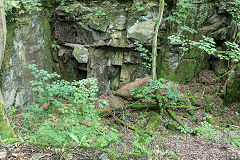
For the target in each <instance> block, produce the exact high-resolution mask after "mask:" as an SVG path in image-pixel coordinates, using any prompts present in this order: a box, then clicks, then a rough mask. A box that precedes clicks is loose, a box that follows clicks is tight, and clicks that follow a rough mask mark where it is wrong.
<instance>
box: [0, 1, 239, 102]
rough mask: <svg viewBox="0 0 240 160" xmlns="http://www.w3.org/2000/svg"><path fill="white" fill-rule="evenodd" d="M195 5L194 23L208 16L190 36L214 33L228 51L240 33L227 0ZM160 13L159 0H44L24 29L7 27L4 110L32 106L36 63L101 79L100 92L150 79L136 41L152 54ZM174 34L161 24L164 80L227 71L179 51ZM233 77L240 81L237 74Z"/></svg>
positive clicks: (69, 76) (67, 74) (196, 53)
mask: <svg viewBox="0 0 240 160" xmlns="http://www.w3.org/2000/svg"><path fill="white" fill-rule="evenodd" d="M175 3H176V2H175V1H168V2H167V7H166V9H165V12H164V17H165V18H166V17H168V16H170V15H171V14H172V13H173V12H174V10H175V9H176V6H175ZM196 5H197V7H198V11H197V12H196V13H195V19H196V21H197V20H200V19H201V18H202V20H203V22H202V23H201V25H199V26H196V27H195V29H196V30H198V31H199V32H198V33H193V34H189V35H188V37H191V39H192V40H198V39H199V38H200V37H202V35H209V36H212V37H213V38H214V39H215V41H216V42H217V49H218V50H223V49H225V48H224V45H223V42H224V41H227V40H231V39H232V38H233V37H236V34H237V33H238V29H237V27H236V26H235V25H233V24H232V23H231V15H230V14H228V13H227V11H226V5H224V3H222V1H209V2H208V3H196ZM53 9H54V12H52V14H49V13H50V12H49V10H53ZM157 11H158V2H157V1H145V0H134V1H120V0H119V1H116V0H108V1H86V2H85V1H82V2H81V3H79V2H76V1H69V3H66V4H64V5H62V6H61V5H60V6H55V2H54V1H43V8H41V9H37V11H35V12H32V14H29V15H26V16H25V17H22V18H21V19H20V20H19V22H21V23H20V24H21V25H16V24H12V23H9V24H8V36H7V37H8V38H7V48H6V50H7V51H6V54H5V56H4V63H3V66H2V70H1V73H2V74H1V78H0V79H1V89H2V92H3V95H4V99H5V101H6V104H9V105H13V106H15V107H17V106H24V105H26V104H27V103H29V102H31V101H32V93H31V89H30V86H29V84H28V81H29V79H31V76H30V74H29V73H28V72H27V71H26V70H25V67H26V66H27V65H28V64H31V63H36V64H37V65H38V67H39V68H44V69H46V70H48V71H52V70H53V71H56V72H58V73H59V74H60V75H62V77H63V78H64V79H66V80H70V81H71V80H80V79H83V78H88V77H95V78H97V80H98V85H99V87H100V92H101V93H103V92H104V91H106V90H107V89H108V88H110V89H117V88H118V87H119V86H121V85H122V84H125V83H128V82H130V81H133V80H134V79H136V78H137V77H142V76H144V74H145V73H148V72H149V71H148V69H147V68H146V66H145V65H143V64H142V63H143V62H146V60H145V59H144V58H143V57H141V56H140V52H139V51H137V50H136V47H137V46H136V45H135V42H136V41H137V42H139V43H140V44H142V45H143V46H144V47H145V48H146V49H148V50H149V51H150V52H151V43H152V37H153V27H154V21H155V19H156V16H157ZM203 15H204V17H201V16H203ZM176 30H177V28H176V26H175V25H174V24H173V23H172V22H170V21H163V22H162V25H161V28H160V33H159V41H158V51H159V54H161V55H162V56H159V61H164V62H165V63H164V66H159V67H160V68H161V70H160V71H159V72H158V74H161V76H162V77H165V78H168V79H171V80H174V81H178V82H180V83H187V82H188V81H190V80H191V79H193V78H194V77H195V76H196V75H197V74H198V72H199V71H200V70H202V69H211V70H214V71H215V73H216V74H217V75H222V74H223V73H224V72H225V71H226V70H227V69H228V68H227V63H226V62H224V61H219V60H218V59H215V58H214V57H213V56H210V55H208V54H206V53H203V52H202V51H201V50H199V49H196V48H193V49H192V50H190V51H188V52H187V53H184V54H183V52H182V50H181V49H180V47H179V46H178V45H171V44H170V43H169V40H168V39H167V37H168V36H170V35H172V34H173V33H175V32H176ZM149 56H150V54H149ZM234 79H235V80H236V79H237V80H239V76H237V78H236V76H234ZM235 80H234V85H233V83H230V82H227V83H226V85H225V90H226V92H225V97H228V98H227V99H230V100H228V103H230V102H234V101H236V100H239V99H240V97H239V96H238V95H240V94H238V93H236V96H234V98H232V97H231V95H232V94H235V91H234V90H235V89H236V88H238V91H239V88H240V86H237V87H236V85H235V84H236V81H235ZM232 88H234V90H232ZM229 96H230V97H231V98H229Z"/></svg>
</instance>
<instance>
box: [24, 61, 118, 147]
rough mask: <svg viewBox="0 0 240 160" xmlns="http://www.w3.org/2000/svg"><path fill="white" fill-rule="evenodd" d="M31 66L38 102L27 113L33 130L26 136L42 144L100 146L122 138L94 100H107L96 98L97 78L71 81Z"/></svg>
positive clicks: (101, 104)
mask: <svg viewBox="0 0 240 160" xmlns="http://www.w3.org/2000/svg"><path fill="white" fill-rule="evenodd" d="M28 69H31V73H32V75H33V76H34V77H35V80H33V81H31V82H30V83H31V85H32V86H33V92H34V94H35V95H36V98H37V103H35V104H33V105H31V106H29V107H27V108H26V109H25V110H26V112H25V113H24V114H23V117H24V118H25V121H26V122H27V124H28V126H29V127H28V129H29V130H30V132H32V134H28V135H25V136H24V137H25V139H28V140H29V141H30V142H31V143H36V142H41V144H42V145H53V146H73V145H75V146H77V145H81V146H85V147H100V148H104V147H107V146H108V145H109V144H111V143H112V142H115V141H116V140H117V139H119V134H118V133H117V132H116V130H115V129H113V128H110V127H108V126H104V125H102V124H101V118H100V117H99V116H98V114H97V110H96V107H95V105H94V104H96V103H98V104H99V106H100V107H101V106H103V105H105V104H106V102H105V101H103V100H100V99H97V98H96V93H97V91H98V88H97V86H96V85H94V84H95V79H92V78H90V79H85V80H81V81H73V82H68V81H65V80H58V78H60V76H59V75H57V74H56V73H48V72H47V71H44V70H38V69H37V67H36V65H30V66H29V67H28ZM36 124H37V125H36ZM59 124H61V125H59Z"/></svg>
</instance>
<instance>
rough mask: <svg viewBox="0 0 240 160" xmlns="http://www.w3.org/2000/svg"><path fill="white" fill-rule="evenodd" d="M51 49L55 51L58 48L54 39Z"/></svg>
mask: <svg viewBox="0 0 240 160" xmlns="http://www.w3.org/2000/svg"><path fill="white" fill-rule="evenodd" d="M52 49H53V50H54V51H57V50H59V49H60V46H59V45H58V44H57V41H54V42H53V44H52Z"/></svg>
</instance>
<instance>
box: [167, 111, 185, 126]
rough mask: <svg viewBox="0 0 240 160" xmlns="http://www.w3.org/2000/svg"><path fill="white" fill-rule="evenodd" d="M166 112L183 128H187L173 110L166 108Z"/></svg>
mask: <svg viewBox="0 0 240 160" xmlns="http://www.w3.org/2000/svg"><path fill="white" fill-rule="evenodd" d="M167 113H168V114H169V116H170V117H171V118H172V119H173V120H174V121H176V122H177V123H178V124H179V125H180V126H182V127H183V128H185V129H186V130H187V126H186V125H185V124H183V123H182V122H181V121H180V120H179V119H178V118H177V116H176V114H175V112H174V111H171V110H170V109H167Z"/></svg>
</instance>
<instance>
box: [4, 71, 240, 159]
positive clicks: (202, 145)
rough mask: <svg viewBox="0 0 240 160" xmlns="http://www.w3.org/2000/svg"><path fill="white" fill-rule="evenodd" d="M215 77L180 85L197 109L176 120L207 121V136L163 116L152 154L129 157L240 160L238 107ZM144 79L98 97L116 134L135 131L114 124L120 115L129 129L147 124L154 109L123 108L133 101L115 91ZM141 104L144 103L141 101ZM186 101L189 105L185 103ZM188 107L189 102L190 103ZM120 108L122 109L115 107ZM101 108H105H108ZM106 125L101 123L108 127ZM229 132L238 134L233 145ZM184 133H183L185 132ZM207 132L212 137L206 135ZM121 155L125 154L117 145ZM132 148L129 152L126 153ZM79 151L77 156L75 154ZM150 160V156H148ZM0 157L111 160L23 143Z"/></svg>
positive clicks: (101, 155)
mask: <svg viewBox="0 0 240 160" xmlns="http://www.w3.org/2000/svg"><path fill="white" fill-rule="evenodd" d="M214 77H215V75H214V73H213V72H212V71H209V70H203V71H201V72H200V74H199V75H198V76H196V77H195V79H193V80H192V81H190V82H189V83H188V84H187V85H181V86H180V88H181V90H182V92H183V93H187V92H191V93H192V94H193V95H194V96H198V97H199V98H198V99H196V102H197V104H198V106H199V108H200V109H198V110H196V111H194V112H193V113H188V112H186V111H185V110H179V111H178V112H177V113H178V114H177V117H178V118H179V119H180V120H181V121H182V122H183V123H185V124H187V126H188V127H189V128H190V129H194V128H196V127H201V126H203V122H205V121H207V122H209V123H208V124H210V125H206V126H205V128H204V131H206V132H205V134H202V135H198V136H196V135H194V134H191V133H188V132H186V131H184V130H181V129H180V128H177V127H176V126H174V125H172V126H170V125H169V124H170V123H169V122H170V121H171V119H170V118H169V117H168V116H166V115H163V117H162V124H161V125H159V127H158V129H157V130H156V131H155V133H159V134H156V135H155V139H154V140H153V141H152V142H151V145H149V147H150V148H151V150H152V153H153V156H151V157H150V156H147V155H144V156H140V157H138V158H136V157H135V158H134V157H132V158H129V159H132V160H134V159H139V160H144V159H146V160H147V159H149V160H150V159H159V160H160V159H175V160H178V159H179V160H239V159H240V146H239V144H240V139H239V137H240V116H239V114H240V103H234V104H232V105H229V106H227V107H226V106H224V105H223V100H222V97H223V91H222V89H223V88H222V86H223V84H221V83H215V82H214V81H213V80H212V79H213V78H214ZM146 81H147V78H139V79H136V80H135V81H134V82H132V83H129V84H126V85H125V86H122V87H121V88H120V89H119V90H117V91H114V92H112V91H109V93H106V94H105V95H102V96H101V97H100V98H103V99H106V100H108V101H109V104H110V105H109V106H115V107H116V108H115V109H116V110H115V109H114V110H112V111H109V112H106V113H105V116H104V117H105V119H106V120H107V121H106V122H107V123H108V124H113V123H114V124H115V125H116V126H118V127H117V128H118V131H119V132H121V133H123V134H125V135H126V137H128V136H130V135H131V134H133V133H134V132H133V131H132V130H131V129H129V128H128V127H127V126H126V125H123V124H121V123H119V122H117V121H116V117H121V118H122V120H123V121H124V122H125V123H126V124H127V125H129V126H133V127H137V126H145V125H146V124H147V122H148V120H149V118H150V114H151V113H152V112H153V111H154V110H152V109H143V110H133V109H125V108H124V107H123V106H124V104H126V103H134V102H133V99H131V98H120V97H119V96H115V95H116V93H120V94H123V95H129V94H130V89H131V88H137V87H141V86H144V85H145V83H146ZM143 101H144V100H143ZM189 103H190V102H189ZM189 105H190V104H189ZM119 108H120V109H119ZM105 109H109V107H106V108H105ZM106 122H105V123H106ZM229 131H233V133H234V135H237V139H235V142H237V143H238V145H237V146H234V145H233V144H231V143H233V141H232V140H233V139H234V137H233V135H232V134H233V133H232V132H231V134H230V132H229ZM184 132H185V133H184ZM209 132H211V133H209ZM115 147H116V148H118V147H119V148H118V149H119V150H122V151H123V152H126V153H127V152H128V151H126V150H124V149H122V148H121V146H120V145H119V146H117V145H116V146H115ZM129 150H131V148H130V149H129ZM76 151H77V152H76ZM152 157H154V158H152ZM0 159H9V160H15V159H16V160H18V159H19V160H21V159H32V160H38V159H49V160H50V159H51V160H58V159H67V160H71V159H72V160H75V159H78V160H91V159H92V160H97V159H99V160H109V159H110V158H109V156H108V155H107V154H106V153H105V152H102V151H99V150H97V149H83V148H80V147H75V148H74V149H70V150H64V149H59V148H51V147H49V148H40V147H38V146H33V145H22V144H20V143H18V142H17V143H15V144H9V145H2V147H1V148H0Z"/></svg>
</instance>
